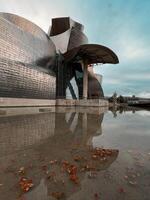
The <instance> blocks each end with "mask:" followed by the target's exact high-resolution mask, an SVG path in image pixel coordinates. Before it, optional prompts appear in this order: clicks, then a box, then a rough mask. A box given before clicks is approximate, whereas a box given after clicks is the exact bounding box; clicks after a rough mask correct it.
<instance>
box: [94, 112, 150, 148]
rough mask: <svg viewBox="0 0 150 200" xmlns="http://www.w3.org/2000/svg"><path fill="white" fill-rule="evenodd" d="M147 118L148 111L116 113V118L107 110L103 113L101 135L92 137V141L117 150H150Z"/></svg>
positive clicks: (149, 115) (149, 132) (149, 116)
mask: <svg viewBox="0 0 150 200" xmlns="http://www.w3.org/2000/svg"><path fill="white" fill-rule="evenodd" d="M149 120H150V112H149V111H144V110H143V111H136V112H135V114H133V113H131V112H126V113H123V114H119V113H117V117H116V118H113V114H112V113H110V112H109V113H107V114H105V117H104V120H103V123H102V135H101V136H97V137H94V139H93V143H94V145H96V146H101V145H103V146H104V147H105V148H107V147H109V148H117V149H119V150H127V149H138V150H144V151H145V150H150V148H149V140H150V131H149Z"/></svg>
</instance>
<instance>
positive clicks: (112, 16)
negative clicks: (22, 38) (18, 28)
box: [0, 0, 150, 96]
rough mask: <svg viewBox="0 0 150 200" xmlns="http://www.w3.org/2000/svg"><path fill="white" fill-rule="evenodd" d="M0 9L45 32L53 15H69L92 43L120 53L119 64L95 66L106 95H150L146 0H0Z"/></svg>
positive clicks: (148, 5) (149, 9)
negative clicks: (83, 28) (34, 24)
mask: <svg viewBox="0 0 150 200" xmlns="http://www.w3.org/2000/svg"><path fill="white" fill-rule="evenodd" d="M112 2H113V3H112ZM0 10H1V11H4V12H12V13H16V14H18V15H21V16H24V17H26V18H28V19H30V20H31V21H33V22H35V23H36V24H38V25H39V26H41V27H42V28H43V29H44V30H45V31H47V30H48V27H49V25H50V23H51V22H50V20H51V18H52V17H56V16H71V17H72V18H73V19H75V20H77V21H79V22H81V23H83V24H84V25H85V32H86V34H87V35H88V37H89V41H90V42H91V43H100V44H103V45H106V46H108V47H110V48H112V49H113V50H114V51H115V52H116V53H117V55H118V56H119V59H120V64H119V65H114V66H111V65H110V66H109V65H106V66H103V67H95V71H96V72H97V73H102V74H103V75H104V79H103V87H104V90H105V93H106V95H107V94H112V93H113V92H114V91H115V90H116V91H117V92H118V93H119V94H120V93H121V94H139V95H144V96H150V90H149V85H150V70H149V62H150V39H149V35H150V26H149V19H150V1H149V0H144V1H140V0H126V1H123V0H113V1H112V0H92V1H90V0H82V1H81V0H61V1H60V0H55V1H53V0H43V1H37V0H22V1H20V0H9V3H8V2H7V1H5V0H0Z"/></svg>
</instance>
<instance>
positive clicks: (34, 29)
mask: <svg viewBox="0 0 150 200" xmlns="http://www.w3.org/2000/svg"><path fill="white" fill-rule="evenodd" d="M0 17H3V18H4V19H6V20H7V21H9V22H11V23H13V24H15V25H16V26H17V27H19V28H20V29H22V30H23V31H26V32H28V33H30V34H32V35H33V36H35V37H37V38H40V39H41V40H45V41H47V34H46V33H45V32H44V31H43V30H42V29H41V28H40V27H39V26H37V25H36V24H34V23H33V22H31V21H29V20H27V19H25V18H23V17H20V16H19V15H15V14H12V13H5V12H0Z"/></svg>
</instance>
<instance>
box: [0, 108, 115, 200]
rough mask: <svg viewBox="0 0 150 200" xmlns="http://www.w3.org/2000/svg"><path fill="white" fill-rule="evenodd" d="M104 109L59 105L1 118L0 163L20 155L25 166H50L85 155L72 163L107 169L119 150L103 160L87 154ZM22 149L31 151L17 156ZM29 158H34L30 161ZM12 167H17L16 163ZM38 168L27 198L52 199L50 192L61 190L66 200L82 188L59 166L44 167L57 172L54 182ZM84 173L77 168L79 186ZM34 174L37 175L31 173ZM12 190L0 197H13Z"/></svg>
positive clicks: (34, 172)
mask: <svg viewBox="0 0 150 200" xmlns="http://www.w3.org/2000/svg"><path fill="white" fill-rule="evenodd" d="M103 112H104V110H98V111H97V110H94V109H93V110H92V109H91V110H90V109H89V110H88V111H87V110H85V109H81V108H80V109H67V110H64V109H63V108H62V109H61V108H58V110H57V112H52V113H40V114H36V115H24V116H10V117H1V120H0V130H1V134H0V163H2V162H3V161H5V160H7V162H6V166H5V167H8V166H7V163H10V160H11V159H13V158H19V159H20V162H21V164H22V165H24V166H26V165H28V164H29V163H33V164H34V162H35V163H36V166H37V165H39V166H41V165H43V164H44V165H47V166H48V165H50V164H49V161H50V160H55V159H57V160H59V161H62V160H66V161H68V162H70V163H74V159H73V158H74V157H75V156H77V155H78V156H80V157H82V158H84V160H83V161H82V162H76V163H75V164H76V166H77V167H78V168H81V167H83V166H85V165H86V166H87V165H91V166H94V169H95V170H102V169H106V168H108V167H109V166H110V165H111V163H113V162H114V161H115V159H116V158H117V156H118V151H114V152H113V154H112V155H111V156H109V157H108V158H107V160H106V161H105V162H99V161H98V160H97V161H95V160H92V159H91V156H90V153H89V149H90V148H91V146H92V138H93V136H95V135H100V134H102V128H101V125H102V121H103V116H104V113H103ZM22 150H23V152H24V153H25V154H26V155H28V153H29V152H30V156H28V158H20V157H19V156H20V152H21V151H22ZM35 152H36V156H35ZM34 156H35V157H34ZM6 157H7V159H6ZM32 157H33V160H36V161H33V160H31V158H32ZM41 157H42V159H41ZM43 160H44V162H45V163H43ZM15 167H16V169H19V167H20V164H19V162H17V163H16V166H15ZM40 170H41V169H39V167H36V169H35V170H34V169H32V172H31V173H30V176H31V177H34V178H33V181H34V183H36V184H35V187H34V188H33V189H32V190H31V191H30V192H28V193H27V194H25V196H26V199H27V200H31V199H36V200H47V199H50V198H51V197H50V195H51V193H52V192H57V191H58V190H59V191H63V192H64V193H65V196H66V197H65V199H67V198H68V197H69V196H71V195H73V193H76V192H78V190H80V189H81V187H77V186H74V184H73V183H72V182H71V183H70V181H69V180H68V179H67V177H66V176H65V177H62V176H63V175H62V171H61V170H60V168H59V167H58V165H53V166H52V168H50V169H48V170H47V173H50V171H49V170H52V171H55V173H56V174H57V179H58V180H57V181H56V182H55V183H54V182H53V181H49V180H47V179H46V176H45V175H44V176H43V174H42V173H41V171H40ZM86 173H87V172H84V173H83V172H81V171H79V179H80V183H81V185H82V181H83V180H84V178H85V174H86ZM33 174H38V175H36V176H34V175H33ZM5 176H6V178H7V176H9V174H5ZM62 179H63V180H64V181H65V185H63V184H62ZM60 180H61V181H60ZM4 181H5V178H4ZM15 181H17V179H16V180H14V184H16V182H15ZM4 192H6V191H4ZM11 192H12V194H11ZM11 192H10V194H9V193H8V192H6V193H7V194H6V196H5V195H4V196H3V199H4V200H5V199H9V195H11V196H13V190H12V191H11ZM7 195H8V196H7ZM0 198H1V196H0Z"/></svg>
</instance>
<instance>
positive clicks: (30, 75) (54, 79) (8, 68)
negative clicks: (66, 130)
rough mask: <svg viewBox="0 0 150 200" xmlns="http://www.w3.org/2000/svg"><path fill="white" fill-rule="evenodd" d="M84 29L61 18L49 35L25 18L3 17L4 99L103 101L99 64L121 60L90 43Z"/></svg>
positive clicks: (0, 68)
mask: <svg viewBox="0 0 150 200" xmlns="http://www.w3.org/2000/svg"><path fill="white" fill-rule="evenodd" d="M83 29H84V27H83V25H81V24H79V23H77V22H75V21H73V20H71V19H70V18H69V17H65V18H55V19H52V25H51V27H50V28H49V32H48V34H46V33H45V32H44V31H43V30H42V29H41V28H39V27H38V26H37V25H35V24H33V23H32V22H30V21H28V20H26V19H24V18H22V17H19V16H17V15H14V14H8V13H0V97H15V98H33V99H56V98H72V99H79V98H85V99H86V98H100V97H103V96H104V94H103V90H102V87H101V81H100V80H101V78H100V77H98V76H97V75H96V74H94V72H93V64H95V63H103V64H105V63H112V64H116V63H118V62H119V61H118V58H117V56H116V55H115V53H114V52H113V51H112V50H110V49H109V48H107V47H104V46H101V45H98V44H88V39H87V37H86V35H85V34H84V33H83Z"/></svg>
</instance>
